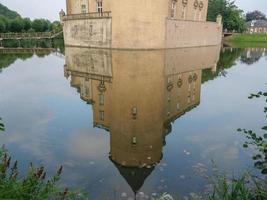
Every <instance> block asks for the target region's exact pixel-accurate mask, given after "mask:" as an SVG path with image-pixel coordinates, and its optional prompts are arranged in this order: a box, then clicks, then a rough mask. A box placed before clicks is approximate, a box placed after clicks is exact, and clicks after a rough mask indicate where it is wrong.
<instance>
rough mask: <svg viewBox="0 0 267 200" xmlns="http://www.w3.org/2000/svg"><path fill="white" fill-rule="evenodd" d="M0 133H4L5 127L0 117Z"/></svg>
mask: <svg viewBox="0 0 267 200" xmlns="http://www.w3.org/2000/svg"><path fill="white" fill-rule="evenodd" d="M0 131H5V125H4V124H3V122H2V118H1V117H0Z"/></svg>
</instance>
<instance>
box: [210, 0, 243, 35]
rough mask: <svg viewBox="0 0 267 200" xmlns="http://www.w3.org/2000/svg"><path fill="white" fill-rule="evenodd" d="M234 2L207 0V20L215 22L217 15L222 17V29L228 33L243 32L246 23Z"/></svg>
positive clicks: (228, 0)
mask: <svg viewBox="0 0 267 200" xmlns="http://www.w3.org/2000/svg"><path fill="white" fill-rule="evenodd" d="M242 14H243V11H242V10H240V9H239V8H238V7H237V6H236V5H235V2H234V1H230V0H209V7H208V20H209V21H215V20H216V17H217V16H218V15H222V18H223V28H224V29H227V30H228V31H237V32H244V31H245V30H246V22H245V20H244V18H243V16H242Z"/></svg>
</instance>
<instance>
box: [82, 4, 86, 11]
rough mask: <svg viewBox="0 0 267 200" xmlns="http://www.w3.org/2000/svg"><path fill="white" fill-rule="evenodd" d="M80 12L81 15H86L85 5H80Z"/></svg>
mask: <svg viewBox="0 0 267 200" xmlns="http://www.w3.org/2000/svg"><path fill="white" fill-rule="evenodd" d="M81 10H82V13H86V5H84V4H82V5H81Z"/></svg>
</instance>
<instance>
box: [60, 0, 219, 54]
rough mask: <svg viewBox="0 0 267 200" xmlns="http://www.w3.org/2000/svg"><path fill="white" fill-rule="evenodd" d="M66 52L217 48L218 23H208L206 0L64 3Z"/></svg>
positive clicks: (79, 0) (84, 0)
mask: <svg viewBox="0 0 267 200" xmlns="http://www.w3.org/2000/svg"><path fill="white" fill-rule="evenodd" d="M66 5H67V11H66V13H65V12H64V11H63V10H61V12H60V20H61V22H62V24H63V30H64V39H65V44H66V46H80V47H94V48H107V49H166V48H178V47H196V46H210V45H218V44H220V43H221V39H222V36H221V35H222V25H221V17H220V16H219V17H218V19H217V22H207V21H206V18H207V8H208V0H134V1H133V0H66Z"/></svg>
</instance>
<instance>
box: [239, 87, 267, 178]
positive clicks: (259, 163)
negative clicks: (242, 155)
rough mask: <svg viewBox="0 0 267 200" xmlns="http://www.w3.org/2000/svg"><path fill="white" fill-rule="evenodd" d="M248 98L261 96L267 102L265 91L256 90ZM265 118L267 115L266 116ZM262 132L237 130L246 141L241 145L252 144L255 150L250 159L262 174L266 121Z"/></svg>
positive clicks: (266, 166)
mask: <svg viewBox="0 0 267 200" xmlns="http://www.w3.org/2000/svg"><path fill="white" fill-rule="evenodd" d="M248 98H249V99H253V98H263V99H264V101H265V102H267V92H261V91H260V92H258V93H257V94H251V95H250V96H249V97H248ZM263 112H264V113H265V114H266V113H267V105H266V106H265V107H264V108H263ZM266 118H267V116H266ZM261 130H262V133H256V132H255V131H253V130H247V129H241V128H239V129H238V130H237V131H238V132H241V133H243V134H244V135H245V136H246V138H247V141H246V142H245V143H244V145H243V147H244V148H248V146H249V145H250V146H253V147H254V148H255V149H256V151H255V155H253V157H252V159H253V160H254V165H255V167H256V168H258V169H260V170H261V173H262V174H265V175H266V174H267V133H266V131H267V123H266V124H265V125H264V126H262V127H261Z"/></svg>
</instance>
